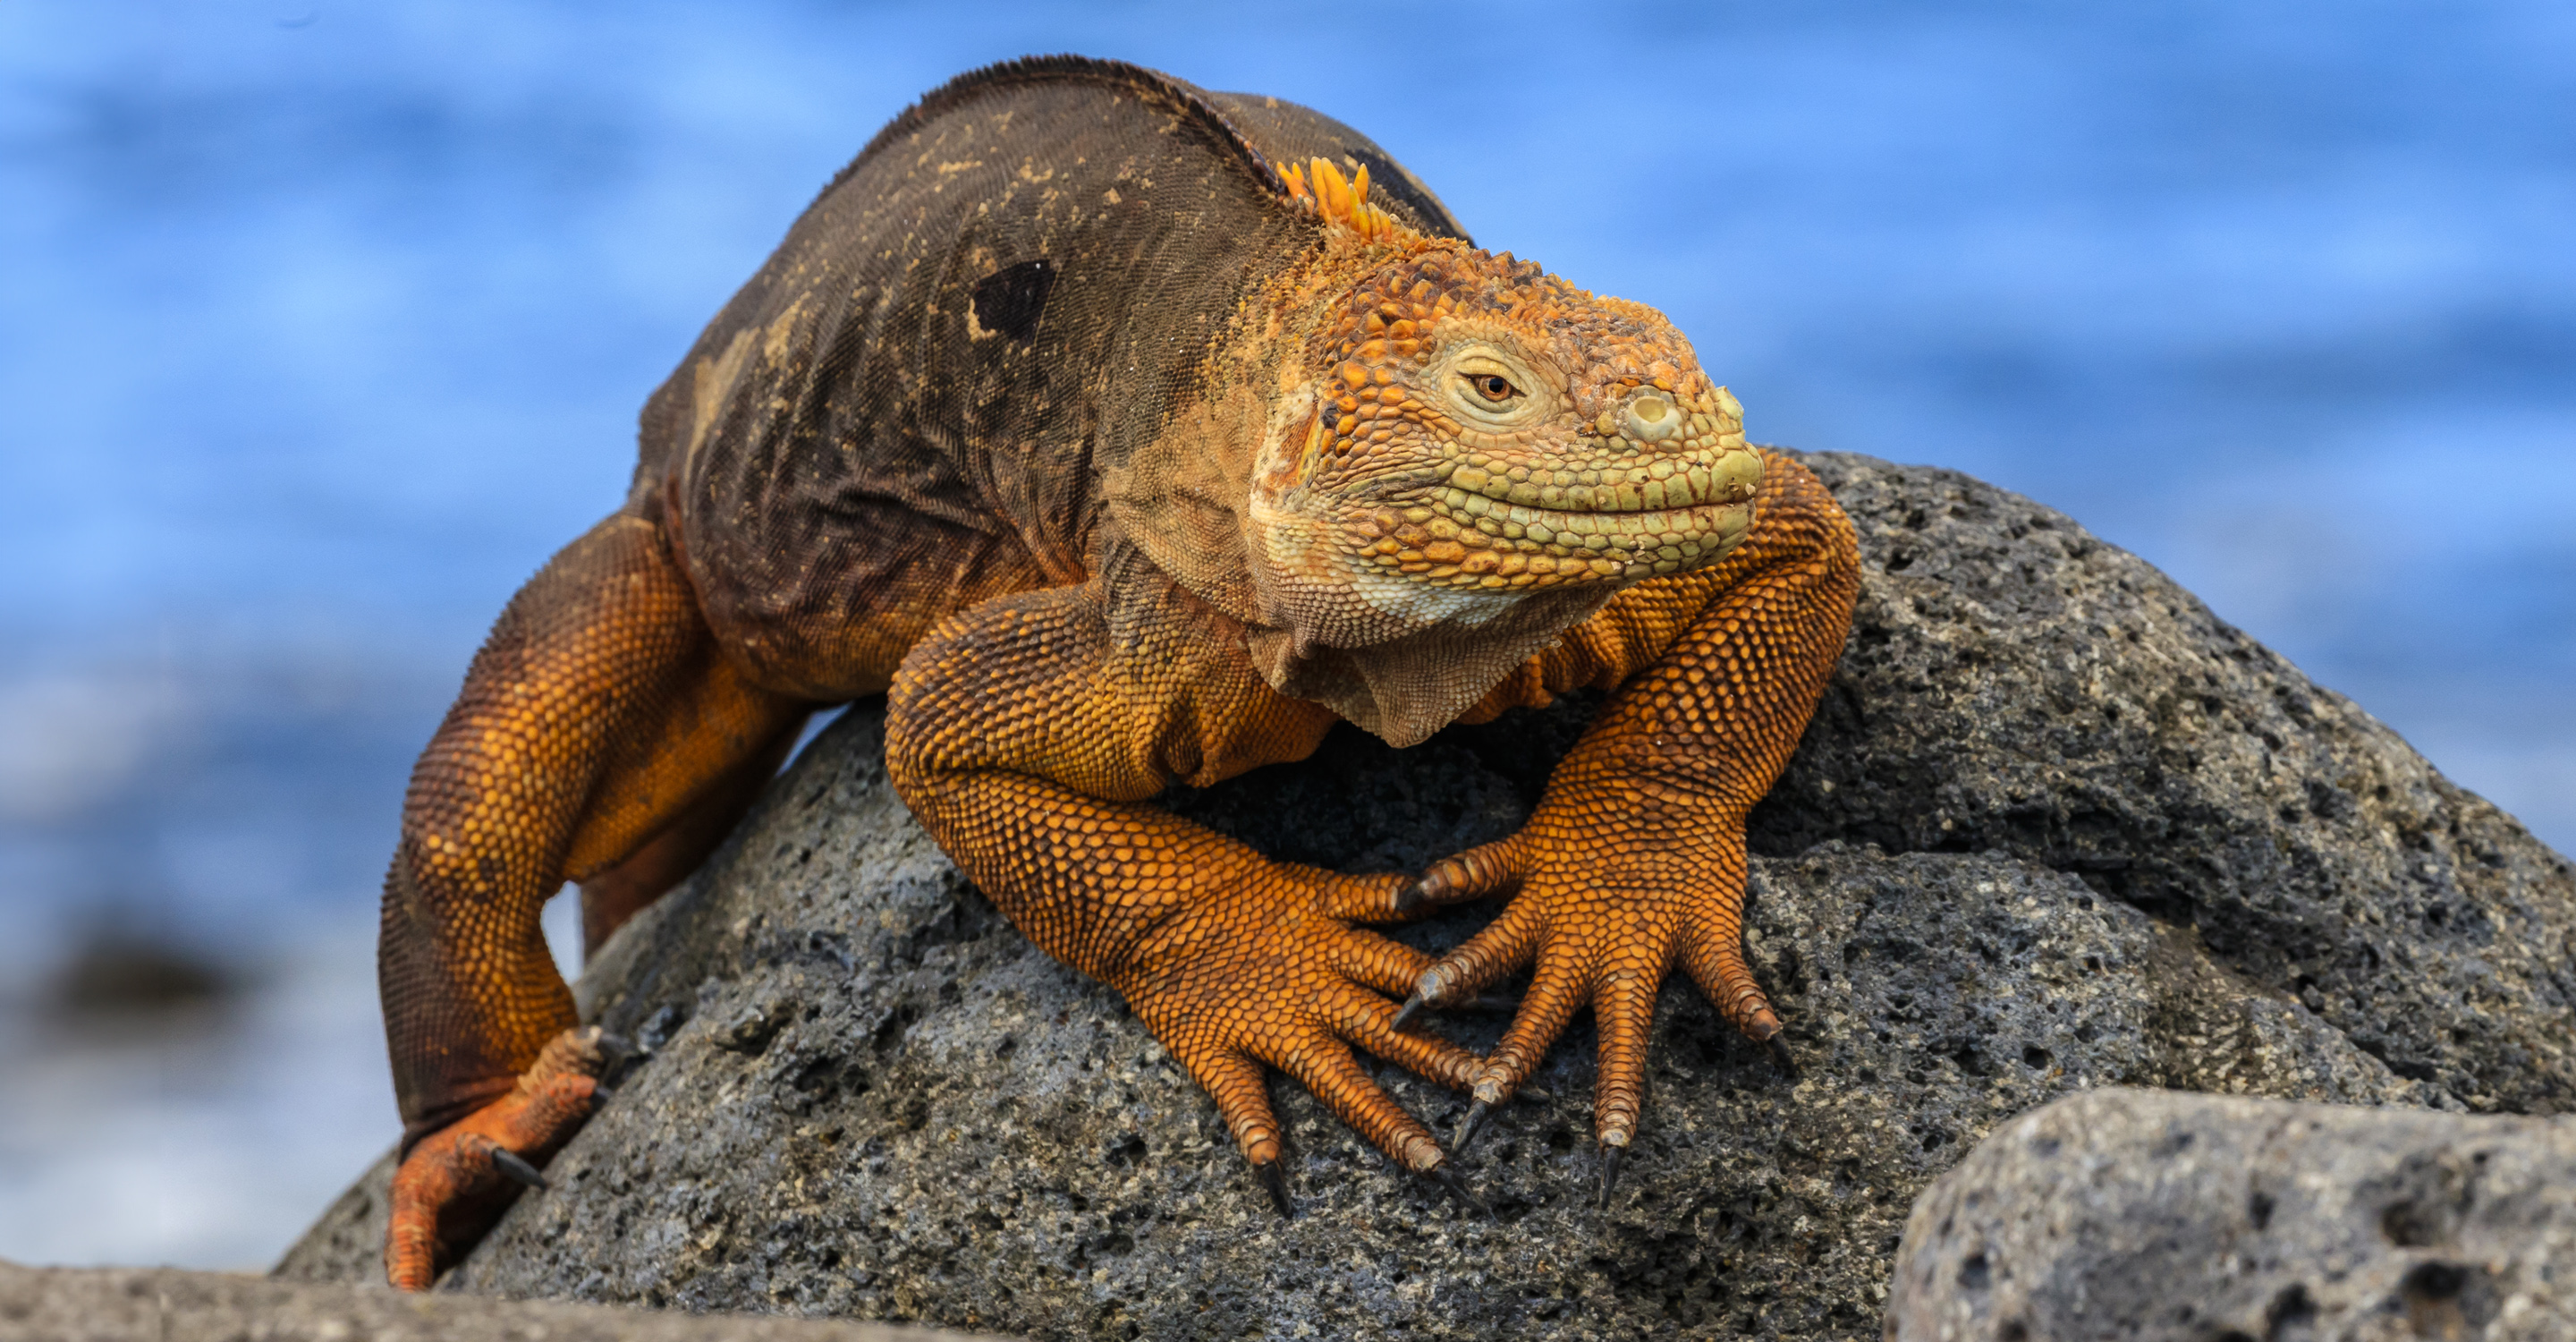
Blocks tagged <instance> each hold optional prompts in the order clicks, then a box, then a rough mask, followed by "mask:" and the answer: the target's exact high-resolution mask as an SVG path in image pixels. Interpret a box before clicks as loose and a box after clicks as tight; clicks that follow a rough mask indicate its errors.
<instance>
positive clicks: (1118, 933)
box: [886, 585, 1479, 1212]
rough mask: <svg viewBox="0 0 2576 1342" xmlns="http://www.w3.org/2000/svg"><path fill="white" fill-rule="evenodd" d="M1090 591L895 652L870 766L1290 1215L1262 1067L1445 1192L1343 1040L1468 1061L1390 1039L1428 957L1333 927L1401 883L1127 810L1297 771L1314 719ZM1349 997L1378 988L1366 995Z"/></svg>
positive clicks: (1161, 622) (1198, 619) (1432, 1061)
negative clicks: (1217, 784)
mask: <svg viewBox="0 0 2576 1342" xmlns="http://www.w3.org/2000/svg"><path fill="white" fill-rule="evenodd" d="M1188 604H1189V603H1188V598H1186V597H1185V596H1181V595H1179V594H1177V593H1173V594H1171V595H1170V596H1169V597H1168V598H1167V599H1165V600H1161V601H1157V600H1152V599H1145V598H1135V597H1133V594H1130V593H1121V594H1120V600H1119V601H1118V602H1117V603H1116V606H1115V609H1117V610H1118V611H1119V612H1120V617H1119V621H1118V625H1117V627H1115V628H1113V627H1112V624H1111V620H1110V618H1109V617H1108V615H1106V614H1105V613H1104V612H1105V611H1107V610H1108V609H1111V608H1112V607H1111V603H1109V602H1108V601H1106V600H1105V599H1104V598H1103V597H1102V595H1101V593H1100V590H1099V589H1098V587H1097V586H1096V585H1095V586H1094V587H1083V588H1057V589H1053V590H1049V591H1042V592H1033V593H1026V594H1022V595H1018V596H1009V597H1002V598H997V599H995V600H993V601H989V602H986V603H985V604H983V605H981V606H977V607H975V608H974V609H972V610H970V611H968V612H966V613H964V614H962V615H960V616H957V617H955V618H953V619H952V620H950V621H949V622H948V623H947V624H946V625H945V626H943V627H942V628H941V629H939V630H938V631H937V632H935V633H934V634H933V635H932V636H931V637H930V638H929V639H928V640H927V641H925V642H924V643H923V644H921V645H920V646H919V647H917V648H915V649H914V650H913V652H912V654H911V655H910V656H908V657H907V658H905V660H904V663H903V668H902V670H901V671H899V672H898V673H897V674H896V677H895V682H894V688H893V691H892V693H891V695H890V697H889V700H888V706H887V737H886V764H887V772H888V774H889V775H890V776H891V778H892V780H893V782H894V785H895V788H896V790H897V791H898V792H899V793H900V794H901V795H902V797H903V799H904V802H905V804H907V805H908V806H910V807H911V808H912V812H913V814H914V815H915V816H916V817H918V818H919V819H920V820H921V822H922V824H923V825H924V826H925V827H927V828H928V829H929V831H930V832H931V834H932V835H933V836H934V837H935V838H937V840H938V841H939V844H940V846H941V847H942V848H943V849H945V850H946V851H947V853H948V855H949V856H950V857H951V858H952V859H954V860H955V861H956V863H957V865H958V866H959V867H960V868H962V869H963V870H964V871H965V872H966V873H967V875H969V876H971V877H972V878H973V879H974V880H975V882H976V883H977V884H978V885H980V886H981V887H982V888H983V889H984V891H985V893H986V894H988V895H989V896H991V897H992V899H993V902H994V903H995V905H996V906H998V907H999V908H1000V909H1001V911H1002V912H1003V914H1004V915H1005V916H1006V917H1008V918H1009V919H1010V920H1011V922H1012V924H1013V925H1014V926H1016V927H1018V928H1019V929H1020V930H1021V931H1022V932H1023V933H1025V934H1027V936H1028V937H1029V939H1030V940H1031V941H1034V942H1036V943H1037V944H1038V946H1039V947H1041V948H1042V949H1044V950H1045V951H1046V952H1047V953H1048V954H1050V955H1053V956H1055V957H1056V958H1057V959H1059V960H1062V961H1064V962H1065V963H1066V964H1068V965H1071V966H1073V967H1074V968H1075V969H1078V970H1081V971H1082V972H1084V973H1086V974H1089V975H1091V976H1092V977H1094V978H1097V979H1099V980H1101V981H1102V982H1104V983H1107V984H1108V985H1109V986H1110V987H1112V988H1115V989H1116V990H1118V992H1119V993H1120V994H1121V995H1123V996H1124V997H1125V998H1126V999H1127V1001H1128V1003H1129V1004H1130V1005H1131V1006H1133V1007H1134V1008H1135V1010H1136V1014H1137V1016H1138V1018H1139V1019H1141V1020H1142V1021H1143V1022H1144V1024H1145V1028H1146V1029H1148V1030H1150V1031H1151V1032H1152V1033H1153V1035H1154V1037H1155V1038H1156V1039H1159V1040H1161V1041H1162V1043H1163V1045H1164V1047H1166V1048H1168V1049H1170V1050H1171V1052H1172V1055H1173V1057H1174V1058H1175V1059H1177V1060H1178V1061H1179V1062H1180V1063H1181V1065H1182V1066H1183V1067H1185V1068H1186V1069H1188V1071H1189V1074H1190V1075H1191V1077H1192V1078H1193V1079H1195V1080H1196V1081H1197V1082H1198V1083H1199V1084H1200V1085H1201V1086H1203V1087H1205V1088H1206V1089H1207V1090H1208V1092H1209V1093H1210V1094H1211V1095H1213V1096H1214V1097H1215V1098H1216V1102H1217V1108H1218V1110H1219V1112H1220V1113H1222V1114H1223V1115H1224V1118H1225V1121H1226V1125H1227V1127H1228V1128H1229V1129H1231V1130H1232V1132H1233V1133H1234V1137H1235V1140H1236V1142H1237V1143H1238V1145H1240V1147H1241V1148H1242V1151H1243V1155H1244V1158H1245V1159H1246V1160H1248V1161H1250V1162H1251V1164H1252V1166H1253V1170H1254V1173H1255V1174H1256V1175H1257V1176H1258V1177H1259V1178H1260V1179H1261V1180H1262V1182H1263V1183H1264V1184H1265V1185H1266V1186H1267V1187H1268V1189H1269V1191H1270V1193H1271V1196H1272V1197H1273V1198H1274V1199H1275V1200H1276V1201H1277V1202H1278V1203H1279V1207H1280V1210H1281V1211H1282V1212H1285V1211H1287V1210H1288V1200H1287V1193H1286V1187H1285V1181H1284V1178H1283V1176H1282V1173H1281V1169H1280V1165H1279V1157H1280V1154H1281V1140H1280V1138H1281V1134H1280V1129H1279V1123H1278V1119H1277V1117H1276V1116H1275V1115H1274V1114H1273V1113H1272V1111H1271V1108H1270V1103H1269V1099H1268V1097H1267V1094H1266V1092H1265V1087H1264V1084H1263V1067H1264V1066H1265V1065H1267V1066H1272V1067H1277V1068H1279V1069H1281V1070H1282V1071H1285V1072H1287V1073H1288V1074H1289V1075H1291V1076H1294V1077H1295V1078H1297V1080H1298V1081H1299V1082H1301V1083H1302V1084H1304V1085H1305V1086H1306V1088H1307V1089H1309V1090H1311V1091H1313V1092H1314V1093H1315V1095H1316V1096H1317V1097H1318V1098H1320V1099H1321V1100H1323V1101H1324V1103H1325V1104H1326V1105H1328V1106H1329V1107H1331V1109H1332V1110H1333V1112H1334V1113H1335V1114H1337V1115H1339V1116H1340V1117H1341V1119H1342V1120H1343V1121H1344V1122H1346V1123H1348V1124H1350V1125H1351V1126H1352V1127H1353V1128H1355V1129H1357V1130H1358V1131H1359V1132H1360V1133H1361V1134H1362V1135H1363V1136H1365V1137H1367V1138H1368V1140H1369V1141H1370V1142H1371V1143H1372V1144H1374V1145H1376V1146H1377V1147H1378V1148H1379V1149H1380V1150H1382V1151H1385V1152H1386V1153H1387V1154H1388V1155H1389V1156H1392V1157H1393V1158H1395V1160H1396V1161H1397V1162H1398V1163H1400V1164H1401V1165H1403V1166H1404V1167H1405V1168H1406V1169H1408V1170H1412V1171H1414V1172H1416V1173H1418V1174H1423V1175H1426V1176H1429V1177H1431V1178H1434V1179H1437V1180H1440V1181H1441V1182H1443V1183H1446V1184H1448V1185H1450V1187H1451V1189H1452V1191H1455V1192H1460V1193H1462V1194H1463V1189H1461V1188H1459V1187H1458V1186H1457V1185H1456V1183H1455V1180H1454V1176H1451V1175H1450V1173H1449V1171H1448V1170H1447V1168H1446V1167H1445V1165H1444V1162H1443V1158H1442V1155H1441V1152H1440V1147H1439V1143H1438V1142H1437V1141H1436V1140H1435V1139H1434V1138H1433V1137H1432V1135H1431V1133H1430V1132H1429V1131H1428V1130H1427V1129H1426V1128H1424V1127H1423V1126H1422V1124H1421V1123H1419V1122H1418V1121H1416V1120H1415V1119H1414V1118H1413V1117H1412V1116H1411V1115H1409V1114H1407V1113H1405V1112H1404V1110H1403V1109H1401V1108H1400V1107H1398V1106H1397V1105H1396V1104H1395V1102H1394V1101H1393V1100H1391V1099H1389V1098H1388V1097H1387V1095H1386V1094H1385V1092H1384V1091H1382V1090H1380V1089H1379V1088H1378V1086H1377V1085H1376V1084H1375V1083H1374V1082H1372V1081H1371V1080H1370V1079H1369V1077H1368V1075H1367V1074H1366V1073H1365V1072H1364V1071H1362V1070H1361V1068H1360V1065H1359V1063H1358V1062H1357V1060H1356V1059H1355V1058H1354V1057H1353V1056H1352V1054H1351V1046H1353V1045H1356V1046H1358V1047H1361V1048H1364V1049H1367V1050H1369V1051H1370V1052H1372V1053H1375V1054H1378V1055H1379V1056H1381V1057H1385V1058H1387V1059H1389V1060H1391V1061H1393V1062H1395V1063H1398V1064H1400V1065H1402V1066H1403V1067H1405V1068H1407V1069H1409V1070H1411V1071H1414V1072H1416V1073H1419V1074H1421V1075H1422V1076H1425V1077H1428V1078H1430V1079H1431V1080H1434V1081H1438V1082H1440V1083H1442V1084H1444V1085H1449V1086H1463V1085H1464V1084H1465V1083H1466V1081H1467V1079H1468V1077H1469V1075H1470V1074H1471V1073H1472V1072H1473V1071H1474V1070H1475V1069H1476V1068H1477V1067H1478V1065H1479V1062H1478V1059H1477V1058H1476V1056H1475V1055H1474V1054H1472V1053H1470V1052H1468V1051H1466V1050H1464V1049H1461V1048H1458V1047H1456V1046H1454V1045H1451V1044H1447V1043H1443V1042H1441V1041H1439V1040H1435V1039H1430V1038H1427V1037H1424V1036H1421V1035H1418V1034H1407V1033H1400V1032H1398V1031H1396V1030H1395V1029H1393V1028H1392V1027H1393V1020H1394V1015H1395V1007H1394V1003H1393V1002H1391V1001H1389V1000H1388V999H1387V998H1386V997H1382V996H1380V995H1379V993H1387V994H1395V993H1402V992H1404V991H1406V990H1407V989H1408V988H1410V987H1411V985H1412V983H1413V982H1414V980H1415V978H1416V977H1417V976H1418V975H1419V974H1420V973H1421V972H1422V970H1423V969H1424V967H1425V966H1427V965H1428V964H1429V959H1430V958H1429V957H1428V956H1425V955H1423V954H1421V953H1420V952H1418V951H1414V950H1412V949H1410V948H1408V947H1404V946H1401V945H1398V944H1396V943H1395V942H1392V941H1389V940H1387V939H1386V938H1384V937H1381V936H1379V935H1377V934H1376V933H1373V932H1369V931H1366V930H1364V929H1361V928H1357V927H1354V926H1352V924H1353V923H1354V922H1359V921H1377V922H1383V921H1393V920H1396V919H1398V918H1401V917H1403V916H1404V912H1403V911H1402V909H1401V908H1400V903H1401V904H1403V905H1411V904H1414V903H1416V902H1417V901H1413V900H1411V899H1410V898H1407V896H1408V895H1409V893H1410V887H1411V886H1412V884H1413V883H1412V882H1411V881H1410V880H1408V879H1406V878H1404V877H1401V876H1395V875H1381V876H1342V875H1336V874H1334V873H1332V872H1328V871H1323V870H1319V869H1317V868H1313V867H1303V866H1296V865H1291V864H1287V863H1280V862H1273V861H1271V860H1269V859H1267V858H1265V857H1263V856H1261V855H1260V854H1259V853H1256V852H1254V851H1253V850H1252V849H1250V848H1248V847H1246V846H1244V845H1243V844H1241V843H1238V842H1235V841H1234V840H1232V839H1228V838H1225V837H1223V836H1221V835H1218V834H1216V833H1214V832H1212V831H1210V830H1207V829H1205V828H1203V827H1201V826H1199V825H1196V824H1194V823H1191V822H1190V821H1187V820H1183V819H1181V818H1180V817H1177V816H1175V815H1172V814H1171V813H1170V812H1168V811H1165V810H1163V809H1162V808H1160V807H1158V806H1154V805H1151V804H1150V803H1149V802H1148V801H1147V800H1146V799H1147V798H1150V797H1153V796H1155V795H1156V794H1158V793H1160V792H1161V791H1162V790H1163V789H1164V788H1165V787H1166V786H1168V785H1169V784H1171V783H1173V782H1176V781H1184V782H1190V783H1197V784H1204V783H1210V782H1214V781H1217V780H1218V779H1221V778H1224V777H1227V776H1230V775H1232V774H1235V773H1239V772H1241V771H1243V770H1245V769H1248V768H1251V767H1254V766H1256V765H1260V764H1266V763H1274V762H1279V761H1285V760H1293V759H1302V758H1304V757H1305V756H1306V755H1308V754H1309V753H1311V752H1312V751H1313V750H1314V748H1315V746H1316V744H1317V743H1318V742H1319V741H1320V740H1321V739H1322V738H1323V734H1324V732H1325V730H1326V729H1327V728H1329V727H1330V726H1331V724H1332V722H1333V716H1332V714H1331V713H1330V711H1329V710H1326V709H1323V708H1321V707H1319V706H1317V705H1314V704H1310V703H1306V702H1303V701H1300V700H1295V699H1290V698H1287V697H1285V696H1283V695H1280V694H1278V693H1277V692H1276V691H1273V690H1272V689H1271V688H1270V687H1269V686H1268V685H1266V684H1264V683H1263V682H1262V681H1261V679H1260V677H1259V676H1258V675H1257V674H1255V673H1254V671H1253V670H1252V668H1251V666H1250V665H1249V663H1248V661H1247V660H1246V659H1245V658H1244V656H1243V654H1242V650H1241V640H1240V638H1239V636H1238V637H1235V638H1232V639H1229V638H1226V637H1224V636H1223V635H1222V631H1211V629H1210V628H1209V627H1208V625H1207V623H1206V622H1207V621H1210V620H1214V619H1217V618H1219V617H1214V616H1211V615H1209V614H1207V613H1206V612H1204V611H1203V610H1200V611H1195V612H1193V611H1191V610H1188V609H1186V608H1185V607H1186V606H1187V605H1188ZM1370 989H1376V990H1377V991H1375V992H1372V991H1370Z"/></svg>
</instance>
